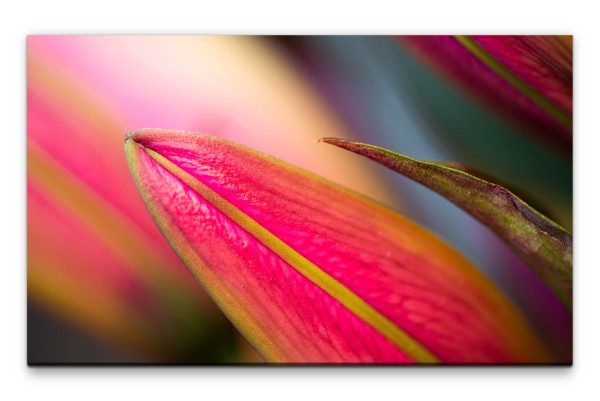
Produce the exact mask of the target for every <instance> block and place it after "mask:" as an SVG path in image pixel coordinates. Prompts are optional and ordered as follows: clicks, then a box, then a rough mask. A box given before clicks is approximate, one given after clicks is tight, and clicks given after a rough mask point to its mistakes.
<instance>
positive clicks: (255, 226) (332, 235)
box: [126, 130, 549, 363]
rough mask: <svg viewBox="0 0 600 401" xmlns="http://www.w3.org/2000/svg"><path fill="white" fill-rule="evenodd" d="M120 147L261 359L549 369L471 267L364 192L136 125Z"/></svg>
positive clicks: (214, 141) (523, 328)
mask: <svg viewBox="0 0 600 401" xmlns="http://www.w3.org/2000/svg"><path fill="white" fill-rule="evenodd" d="M126 152H127V155H128V159H129V163H130V168H131V170H132V173H133V175H134V178H135V180H136V183H137V185H138V188H139V189H140V192H141V194H142V197H143V198H144V200H145V202H146V205H147V206H148V208H149V210H150V212H151V214H152V215H153V217H154V219H155V221H156V222H157V224H158V226H159V227H160V228H161V230H162V231H163V234H164V235H165V236H166V238H167V239H168V241H169V243H170V244H171V246H172V247H173V248H174V249H175V251H176V252H177V253H178V255H179V256H180V257H181V258H182V259H183V260H184V262H185V263H186V265H187V266H188V268H189V269H190V270H191V271H192V273H193V274H194V275H195V276H196V277H197V278H198V280H199V281H200V282H201V283H202V284H203V285H204V287H205V288H207V290H208V291H209V293H210V294H211V296H212V297H213V298H214V299H215V300H216V301H217V303H218V304H219V305H220V307H221V308H222V309H223V310H224V311H225V313H226V314H227V315H228V317H229V318H230V319H231V320H232V321H233V322H234V324H235V325H236V326H237V327H238V328H239V329H240V330H241V331H242V333H244V334H245V335H246V337H247V338H248V339H249V340H250V341H251V342H252V343H253V344H254V345H255V346H256V347H257V349H258V350H259V351H260V352H261V353H262V354H263V355H264V356H265V357H266V358H267V359H268V360H271V361H287V362H363V363H364V362H367V363H369V362H379V363H386V362H387V363H399V362H408V361H420V362H435V361H438V360H441V361H447V362H470V363H475V362H496V363H502V362H518V361H522V362H543V361H548V360H549V355H548V353H547V351H546V350H545V348H544V346H543V345H541V344H540V342H539V340H538V339H537V337H536V336H535V335H534V333H533V332H532V331H531V329H530V328H529V326H528V324H527V323H526V322H525V321H524V320H523V318H522V317H521V315H520V314H519V313H518V312H517V311H516V310H515V309H514V307H513V306H512V305H511V304H510V303H509V302H508V301H507V300H506V299H505V298H504V297H503V296H502V294H501V293H500V292H499V291H498V290H497V289H496V288H495V287H493V286H492V285H491V284H490V283H489V282H488V281H487V280H486V279H485V278H484V277H483V276H481V274H480V273H479V272H478V271H477V270H476V269H475V268H474V267H473V266H471V265H470V264H469V263H468V262H467V261H466V260H464V259H463V258H462V257H461V256H460V255H458V254H457V253H456V252H454V251H453V250H452V249H450V248H449V247H448V246H447V245H445V244H444V243H442V242H441V241H440V240H439V239H437V238H435V237H434V236H432V235H431V234H429V233H428V232H426V231H425V230H423V229H421V228H420V227H418V226H416V225H415V224H413V223H411V222H409V221H407V220H405V219H403V218H401V217H400V216H398V215H396V214H394V213H391V212H390V211H389V210H387V209H385V208H383V207H381V206H380V205H378V204H376V203H374V202H372V201H370V200H368V199H366V198H364V197H362V196H360V195H357V194H355V193H352V192H350V191H348V190H345V189H343V188H341V187H338V186H336V185H334V184H332V183H330V182H327V181H325V180H323V179H320V178H318V177H315V176H313V175H311V174H309V173H307V172H304V171H302V170H299V169H297V168H294V167H292V166H289V165H287V164H285V163H283V162H281V161H278V160H276V159H274V158H271V157H269V156H267V155H264V154H261V153H258V152H256V151H252V150H250V149H248V148H245V147H243V146H240V145H237V144H235V143H232V142H230V141H226V140H223V139H220V138H216V137H212V136H208V135H202V134H194V133H187V132H182V131H167V130H140V131H136V132H134V133H132V134H129V136H128V139H127V141H126Z"/></svg>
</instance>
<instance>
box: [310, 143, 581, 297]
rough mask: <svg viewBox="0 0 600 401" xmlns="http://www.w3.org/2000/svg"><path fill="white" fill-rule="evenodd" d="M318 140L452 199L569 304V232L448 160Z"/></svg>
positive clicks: (571, 245) (570, 236)
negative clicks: (424, 158) (426, 160)
mask: <svg viewBox="0 0 600 401" xmlns="http://www.w3.org/2000/svg"><path fill="white" fill-rule="evenodd" d="M321 141H323V142H326V143H329V144H331V145H335V146H339V147H340V148H344V149H347V150H349V151H351V152H354V153H357V154H359V155H362V156H365V157H368V158H369V159H372V160H375V161H376V162H378V163H381V164H383V165H384V166H386V167H389V168H390V169H392V170H394V171H396V172H398V173H400V174H402V175H405V176H406V177H408V178H410V179H412V180H415V181H417V182H419V183H421V184H423V185H425V186H426V187H428V188H430V189H432V190H434V191H436V192H437V193H439V194H441V195H442V196H444V197H445V198H447V199H448V200H450V201H452V202H454V203H455V204H456V205H458V206H460V207H461V208H463V209H464V210H466V211H467V212H468V213H470V214H471V215H472V216H474V217H475V218H477V219H478V220H479V221H481V222H482V223H483V224H485V225H487V226H488V227H490V228H491V229H492V230H494V231H495V232H496V234H498V235H499V236H500V237H501V238H502V239H503V240H504V241H506V242H507V243H508V244H509V245H510V246H511V247H512V248H513V249H514V250H515V251H516V252H517V253H518V254H519V255H520V256H521V258H522V259H523V260H525V261H526V262H527V263H528V264H529V266H530V267H531V268H532V269H533V270H534V271H535V272H536V273H537V274H538V275H539V276H540V277H541V278H542V280H544V281H545V282H546V283H547V284H548V285H549V286H550V287H551V288H552V289H553V290H554V291H555V293H556V294H557V295H558V296H559V297H560V298H561V300H562V301H563V302H564V303H565V304H566V305H567V306H569V307H571V305H572V301H573V295H572V292H573V237H572V235H571V233H570V232H569V231H567V230H566V229H565V228H563V227H562V226H560V225H559V224H557V223H555V222H553V221H552V220H550V219H548V218H547V217H545V216H543V215H542V214H540V213H539V212H538V211H536V210H535V209H533V208H532V207H531V206H529V205H528V204H526V203H525V202H523V201H522V200H521V199H519V198H518V197H517V196H516V195H514V194H513V193H512V192H510V191H509V190H507V189H505V188H503V187H501V186H500V185H497V184H494V183H491V182H488V181H485V180H482V179H480V178H477V177H475V176H473V175H471V174H469V173H467V172H465V171H462V170H461V169H457V168H452V165H449V164H445V165H444V164H441V163H432V162H425V161H420V160H415V159H412V158H410V157H407V156H404V155H401V154H399V153H396V152H393V151H391V150H388V149H383V148H380V147H377V146H373V145H368V144H364V143H358V142H351V141H346V140H343V139H336V138H323V139H321Z"/></svg>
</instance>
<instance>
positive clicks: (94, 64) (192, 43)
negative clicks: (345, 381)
mask: <svg viewBox="0 0 600 401" xmlns="http://www.w3.org/2000/svg"><path fill="white" fill-rule="evenodd" d="M572 40H573V39H572V37H570V36H397V37H393V36H209V35H203V36H93V35H92V36H74V35H73V36H41V35H40V36H29V37H28V39H27V305H28V307H27V334H28V338H27V352H28V356H27V358H28V363H29V364H30V365H38V364H70V363H76V364H99V363H108V364H128V363H136V364H145V363H149V364H194V365H205V364H264V363H276V364H303V365H305V364H353V365H356V364H369V365H373V364H386V365H396V364H415V363H416V364H427V365H433V364H477V365H479V364H486V365H499V364H562V365H565V364H566V365H570V364H571V363H572V349H573V330H572V325H573V317H572V315H573V285H572V280H573V273H572V270H573V245H572V244H573V241H572V227H573V219H572V215H573V190H572V186H573V178H572V174H573V153H572V152H573V123H572V120H573V105H572V102H573V88H572V86H573V67H572V63H573V62H572V60H573V44H572Z"/></svg>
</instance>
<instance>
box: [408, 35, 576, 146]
mask: <svg viewBox="0 0 600 401" xmlns="http://www.w3.org/2000/svg"><path fill="white" fill-rule="evenodd" d="M398 39H399V41H401V42H402V43H404V44H406V45H407V46H408V47H409V48H411V49H413V50H414V51H415V52H416V53H417V54H419V55H420V56H422V57H423V58H424V59H426V60H427V61H428V62H430V63H431V64H433V65H434V67H435V68H437V69H439V70H440V71H442V72H443V73H446V74H448V75H449V76H451V77H452V78H453V79H455V80H456V81H457V82H459V83H460V85H461V86H463V87H464V88H466V89H467V90H469V91H471V92H472V93H474V94H475V95H477V96H478V97H479V98H480V99H483V100H484V101H485V102H486V103H488V104H489V105H490V106H492V107H493V108H494V109H496V110H497V111H499V112H500V113H501V114H503V115H505V116H506V117H508V118H510V119H512V120H514V121H516V122H518V123H519V124H520V125H521V126H523V127H526V128H528V129H529V132H531V133H533V134H535V135H537V136H538V138H540V139H542V140H543V141H546V142H548V143H552V144H554V145H555V146H556V147H557V148H559V149H560V150H562V151H563V152H565V153H567V154H569V155H570V154H571V152H572V147H573V131H572V125H573V123H572V119H573V116H572V113H573V107H572V102H573V88H572V63H573V60H572V58H573V54H572V48H571V46H570V44H569V43H570V39H571V38H570V37H563V38H561V37H553V36H407V37H401V38H398Z"/></svg>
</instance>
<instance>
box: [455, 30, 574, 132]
mask: <svg viewBox="0 0 600 401" xmlns="http://www.w3.org/2000/svg"><path fill="white" fill-rule="evenodd" d="M455 38H456V40H457V41H458V42H459V43H460V44H462V45H463V46H464V47H465V48H466V49H467V50H468V51H469V52H470V53H471V54H473V55H474V56H475V57H476V58H477V59H479V60H480V61H481V62H483V63H484V64H485V65H487V66H488V67H489V68H490V69H491V70H492V71H494V72H495V73H497V74H498V75H500V76H501V77H502V78H503V79H504V80H505V81H506V82H508V83H509V84H510V85H511V86H513V87H514V88H515V89H517V90H518V91H519V92H521V93H522V94H524V95H525V96H526V97H527V98H529V100H531V101H533V102H534V103H535V104H537V105H538V106H539V107H541V108H542V109H544V110H545V111H546V112H547V113H549V114H550V115H551V116H552V117H553V118H554V119H556V120H557V121H558V122H559V123H560V124H562V125H563V126H565V127H567V128H570V127H571V126H572V124H573V119H572V117H571V116H570V115H569V114H568V113H567V112H565V111H564V110H563V109H561V108H560V107H559V106H557V105H556V104H555V103H554V102H552V101H551V100H550V99H548V98H547V97H545V96H544V95H542V94H541V93H539V92H538V91H536V90H535V89H533V88H532V87H531V86H529V85H528V84H527V83H526V82H525V81H523V80H522V79H521V78H519V77H518V76H517V75H515V74H514V73H513V72H512V71H510V70H509V69H508V68H506V67H505V66H504V65H503V64H502V63H501V62H499V61H498V60H497V59H496V58H494V57H493V56H492V55H491V54H489V53H488V52H487V51H485V49H483V48H482V47H481V46H479V45H478V44H477V42H475V40H473V38H471V37H469V36H461V35H457V36H455Z"/></svg>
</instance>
